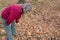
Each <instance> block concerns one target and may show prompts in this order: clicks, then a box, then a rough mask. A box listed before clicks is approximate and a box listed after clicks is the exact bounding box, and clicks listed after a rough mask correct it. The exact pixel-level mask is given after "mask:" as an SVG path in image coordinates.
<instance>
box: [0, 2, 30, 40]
mask: <svg viewBox="0 0 60 40" xmlns="http://www.w3.org/2000/svg"><path fill="white" fill-rule="evenodd" d="M30 10H31V6H30V5H29V4H27V3H25V4H13V5H10V6H8V7H6V8H5V9H4V10H3V11H2V14H1V15H2V19H3V23H4V27H5V30H6V34H7V38H8V40H13V36H15V35H16V29H15V22H16V25H18V26H20V24H19V19H20V17H21V15H22V14H23V13H24V12H26V11H30Z"/></svg>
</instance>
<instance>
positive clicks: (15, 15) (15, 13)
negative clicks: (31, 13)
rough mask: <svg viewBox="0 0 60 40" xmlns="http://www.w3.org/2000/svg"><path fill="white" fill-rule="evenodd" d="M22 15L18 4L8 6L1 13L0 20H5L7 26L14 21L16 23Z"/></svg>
mask: <svg viewBox="0 0 60 40" xmlns="http://www.w3.org/2000/svg"><path fill="white" fill-rule="evenodd" d="M21 14H22V6H21V5H19V4H13V5H10V6H8V7H7V8H5V9H4V10H3V11H2V14H1V15H2V18H4V19H5V20H6V23H7V25H9V24H11V23H12V22H13V21H14V20H15V21H16V23H18V22H19V19H20V17H21Z"/></svg>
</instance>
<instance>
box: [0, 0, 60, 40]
mask: <svg viewBox="0 0 60 40" xmlns="http://www.w3.org/2000/svg"><path fill="white" fill-rule="evenodd" d="M26 2H29V3H30V4H31V5H32V11H31V12H26V13H25V14H23V15H22V16H21V19H20V24H21V26H20V27H17V26H16V30H17V34H18V35H17V37H15V38H14V40H60V0H26ZM13 3H17V0H13V1H12V0H9V1H8V0H0V13H1V11H2V9H4V7H6V6H8V5H10V4H13ZM0 21H2V20H1V19H0ZM3 26H4V25H3V23H2V22H0V40H6V34H5V33H6V32H5V30H4V27H3Z"/></svg>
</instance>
